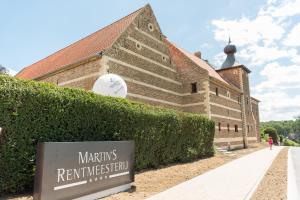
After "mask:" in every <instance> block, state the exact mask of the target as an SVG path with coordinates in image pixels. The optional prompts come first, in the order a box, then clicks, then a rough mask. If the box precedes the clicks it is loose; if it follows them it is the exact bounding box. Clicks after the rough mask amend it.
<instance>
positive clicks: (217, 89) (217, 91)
mask: <svg viewBox="0 0 300 200" xmlns="http://www.w3.org/2000/svg"><path fill="white" fill-rule="evenodd" d="M216 95H217V96H219V88H216Z"/></svg>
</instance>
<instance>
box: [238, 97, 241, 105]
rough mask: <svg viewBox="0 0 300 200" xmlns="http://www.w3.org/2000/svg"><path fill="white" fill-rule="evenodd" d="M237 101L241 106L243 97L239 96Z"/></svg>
mask: <svg viewBox="0 0 300 200" xmlns="http://www.w3.org/2000/svg"><path fill="white" fill-rule="evenodd" d="M237 100H238V103H239V104H241V97H240V96H238V99H237Z"/></svg>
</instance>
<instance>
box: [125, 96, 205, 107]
mask: <svg viewBox="0 0 300 200" xmlns="http://www.w3.org/2000/svg"><path fill="white" fill-rule="evenodd" d="M127 96H130V97H135V98H139V99H145V100H149V101H155V102H159V103H164V104H169V105H172V106H178V107H189V106H198V105H203V104H204V103H203V102H199V103H190V104H183V105H182V104H178V103H174V102H169V101H165V100H162V99H156V98H152V97H147V96H144V95H139V94H133V93H127Z"/></svg>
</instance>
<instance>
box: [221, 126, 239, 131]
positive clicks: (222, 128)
mask: <svg viewBox="0 0 300 200" xmlns="http://www.w3.org/2000/svg"><path fill="white" fill-rule="evenodd" d="M215 128H216V130H219V127H218V126H215ZM221 130H228V128H227V126H221ZM229 130H231V131H235V128H232V126H231V127H229ZM238 130H239V131H241V130H242V128H238Z"/></svg>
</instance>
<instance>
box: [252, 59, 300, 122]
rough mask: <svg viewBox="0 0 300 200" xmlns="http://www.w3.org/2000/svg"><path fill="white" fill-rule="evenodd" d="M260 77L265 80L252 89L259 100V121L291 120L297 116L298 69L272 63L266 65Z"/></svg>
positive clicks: (299, 92)
mask: <svg viewBox="0 0 300 200" xmlns="http://www.w3.org/2000/svg"><path fill="white" fill-rule="evenodd" d="M260 75H261V76H263V77H264V78H265V79H266V80H264V81H262V82H261V83H259V84H258V85H256V86H255V87H252V91H254V96H255V97H256V98H258V99H260V100H261V104H260V110H261V112H260V114H261V120H262V121H269V120H283V119H292V118H293V117H295V116H297V115H299V114H300V104H299V102H300V79H299V77H300V67H299V66H298V65H289V66H281V65H280V64H279V63H278V62H273V63H270V64H268V65H266V66H265V68H264V69H263V70H262V71H261V72H260ZM289 91H292V92H289Z"/></svg>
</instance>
